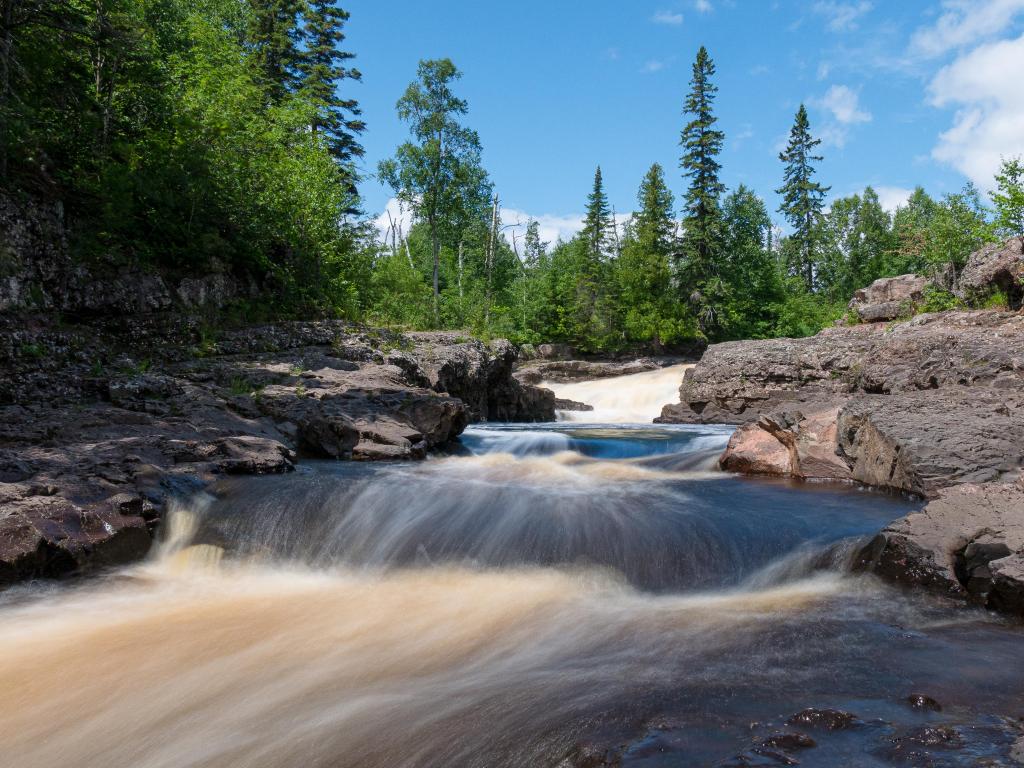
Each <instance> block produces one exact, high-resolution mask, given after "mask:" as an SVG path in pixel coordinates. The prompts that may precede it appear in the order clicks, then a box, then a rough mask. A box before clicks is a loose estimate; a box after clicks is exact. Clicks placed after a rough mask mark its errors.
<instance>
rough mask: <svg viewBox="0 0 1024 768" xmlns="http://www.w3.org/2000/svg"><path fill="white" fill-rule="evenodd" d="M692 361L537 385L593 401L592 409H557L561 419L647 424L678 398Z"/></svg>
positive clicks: (580, 400)
mask: <svg viewBox="0 0 1024 768" xmlns="http://www.w3.org/2000/svg"><path fill="white" fill-rule="evenodd" d="M692 367H693V363H683V364H681V365H670V366H668V367H666V368H659V369H658V370H656V371H645V372H644V373H634V374H630V375H628V376H615V377H612V378H605V379H597V380H594V381H579V382H573V383H569V384H565V383H559V382H553V381H545V382H541V384H540V386H542V387H545V388H547V389H550V390H551V391H552V392H554V393H555V396H556V397H559V398H562V399H565V400H575V401H576V402H578V403H586V404H587V405H592V406H593V407H594V410H592V411H559V413H558V417H559V420H560V421H581V422H594V423H599V424H650V423H651V422H652V421H654V419H655V417H656V416H658V415H659V414H660V413H661V408H662V406H663V405H666V404H668V403H677V402H679V385H680V383H682V381H683V374H684V373H686V371H687V369H689V368H692Z"/></svg>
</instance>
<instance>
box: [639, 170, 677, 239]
mask: <svg viewBox="0 0 1024 768" xmlns="http://www.w3.org/2000/svg"><path fill="white" fill-rule="evenodd" d="M637 202H638V203H639V204H640V210H639V211H637V213H636V215H635V216H634V217H633V222H632V229H631V231H632V234H633V236H634V237H635V238H636V240H637V241H638V242H640V243H641V244H643V246H644V248H646V249H648V250H651V251H653V252H655V253H658V254H660V255H661V256H663V257H666V258H667V257H668V256H669V255H670V254H671V253H672V250H673V248H674V246H675V229H676V223H675V220H674V219H673V216H672V209H673V207H674V205H675V201H674V200H673V197H672V191H671V190H670V189H669V188H668V185H667V184H666V183H665V171H664V169H662V167H661V166H660V165H659V164H658V163H655V164H654V165H652V166H651V167H650V169H648V171H647V173H646V175H645V176H644V179H643V182H641V184H640V191H639V193H638V194H637Z"/></svg>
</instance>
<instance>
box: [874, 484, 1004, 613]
mask: <svg viewBox="0 0 1024 768" xmlns="http://www.w3.org/2000/svg"><path fill="white" fill-rule="evenodd" d="M858 563H859V567H860V568H862V569H866V570H870V571H872V572H874V573H876V574H878V575H879V576H881V577H882V578H884V579H886V580H888V581H891V582H894V583H897V584H903V585H911V586H916V587H921V588H925V589H928V590H930V591H933V592H938V593H940V594H944V595H949V596H953V597H959V598H962V599H969V600H970V601H972V602H974V603H977V604H979V605H984V606H986V607H988V608H991V609H994V610H999V611H1003V612H1005V613H1012V614H1016V615H1024V488H1022V486H1021V485H1020V484H1010V483H988V484H985V485H973V484H966V485H959V486H956V487H954V488H950V489H946V490H943V491H941V492H940V494H939V496H938V498H937V499H935V500H934V501H932V502H930V503H929V504H928V505H927V506H926V507H925V508H924V509H923V510H922V511H921V512H916V513H914V514H911V515H907V516H906V517H904V518H901V519H900V520H897V521H896V522H895V523H892V524H891V525H889V526H887V527H886V528H884V529H883V530H882V532H881V533H879V534H878V535H877V536H875V538H874V539H873V540H872V541H871V542H870V543H869V544H868V545H867V546H866V547H865V548H864V549H863V550H862V552H861V553H860V555H859V557H858Z"/></svg>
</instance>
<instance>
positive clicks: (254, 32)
mask: <svg viewBox="0 0 1024 768" xmlns="http://www.w3.org/2000/svg"><path fill="white" fill-rule="evenodd" d="M249 5H250V8H251V9H252V10H251V13H250V16H249V19H250V21H249V33H248V38H249V45H250V47H251V48H252V50H253V53H254V58H255V62H256V68H257V71H258V73H259V74H258V77H259V80H260V83H261V84H262V85H263V88H264V90H265V91H266V93H267V97H268V98H269V99H270V101H272V102H277V101H280V100H281V99H282V98H284V96H285V94H287V93H288V91H290V90H292V89H293V88H294V87H295V86H296V85H297V84H298V81H299V75H300V72H299V69H300V65H301V61H302V54H301V53H300V51H299V42H300V40H301V38H302V26H301V21H300V12H301V11H302V0H249Z"/></svg>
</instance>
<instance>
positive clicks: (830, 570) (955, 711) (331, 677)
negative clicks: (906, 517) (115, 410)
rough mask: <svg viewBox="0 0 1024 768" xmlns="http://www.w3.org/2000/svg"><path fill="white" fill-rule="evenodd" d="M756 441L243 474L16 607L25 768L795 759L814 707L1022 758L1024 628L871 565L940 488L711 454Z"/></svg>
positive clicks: (866, 762)
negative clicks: (751, 473) (873, 485)
mask: <svg viewBox="0 0 1024 768" xmlns="http://www.w3.org/2000/svg"><path fill="white" fill-rule="evenodd" d="M645 375H646V374H645ZM677 375H678V374H677ZM606 384H608V385H609V386H610V387H611V388H613V389H614V388H617V387H619V385H620V384H621V382H606ZM573 386H576V385H573ZM631 387H635V385H631ZM670 399H671V398H670ZM620 413H621V412H620ZM592 416H593V414H592ZM601 421H605V422H610V421H611V419H610V418H602V419H601ZM728 436H729V430H728V429H726V428H721V427H668V426H666V427H660V426H653V425H618V426H610V425H609V424H608V423H605V424H603V425H600V426H595V425H586V424H579V423H562V424H551V425H532V426H529V427H526V426H513V425H483V426H477V427H473V428H471V429H470V430H467V434H466V435H465V437H464V440H463V450H462V452H461V453H460V454H455V455H451V456H447V457H444V458H434V459H429V460H427V461H425V462H422V463H420V464H389V465H372V466H371V465H357V464H346V463H327V462H310V463H306V464H303V465H302V468H301V469H300V471H298V472H296V473H294V474H293V475H291V476H286V477H264V478H247V479H243V478H235V479H229V480H226V481H225V482H223V483H221V484H220V485H219V486H217V487H216V488H215V489H214V493H213V494H212V495H205V496H202V497H198V498H195V499H192V500H190V501H188V502H187V503H186V502H182V503H180V504H178V505H176V506H175V508H174V509H173V510H172V511H171V512H170V516H169V519H168V521H167V522H166V524H165V527H164V535H163V540H162V542H161V544H160V545H159V547H158V548H157V549H156V550H155V551H154V553H153V556H152V557H151V559H150V560H149V561H148V562H147V563H145V564H142V565H140V566H137V567H134V568H127V569H123V570H120V571H116V572H113V573H110V574H109V575H107V576H106V577H104V578H103V579H101V580H93V581H90V582H84V583H78V584H70V585H60V586H53V585H49V586H47V585H36V586H30V587H26V588H21V589H18V590H11V591H8V592H7V593H4V594H3V595H0V690H3V691H4V692H5V693H6V694H7V695H6V702H7V703H6V705H5V706H4V707H2V708H0V755H2V757H3V759H2V760H0V764H2V765H5V766H6V765H11V766H12V767H13V766H17V768H53V766H58V765H73V766H76V768H78V767H81V768H93V767H95V768H191V767H195V768H199V767H202V768H213V767H215V766H216V767H218V768H219V767H224V768H227V767H232V768H234V767H235V766H245V767H246V768H291V767H292V766H295V767H296V768H298V767H300V766H301V767H302V768H310V767H312V768H320V767H322V768H328V767H330V768H347V767H349V766H351V768H378V767H379V768H396V767H398V766H417V767H420V766H422V767H424V768H426V767H428V766H430V767H432V766H445V767H446V768H457V767H461V766H479V767H481V768H484V767H488V768H492V767H494V766H551V767H552V768H573V767H574V766H576V767H578V766H599V765H621V766H634V767H637V766H680V765H685V766H706V765H707V766H711V765H780V764H784V763H783V762H779V761H780V760H783V759H785V760H790V759H795V758H794V757H792V756H787V755H784V754H782V753H778V754H779V755H781V757H778V760H776V758H773V757H771V756H770V753H772V750H771V749H765V748H761V747H758V744H760V743H761V741H762V740H763V739H764V738H765V737H766V736H768V735H769V734H771V733H774V732H776V731H777V730H778V729H779V728H784V727H785V726H784V724H783V721H784V719H785V718H786V716H788V715H791V714H793V713H794V712H797V711H799V710H801V709H803V708H805V707H834V708H840V709H849V710H851V711H854V712H855V713H856V714H857V715H858V717H859V721H858V725H857V727H855V728H852V729H849V730H844V731H837V732H826V733H818V732H815V733H814V738H815V740H816V741H817V746H816V747H814V748H813V749H810V750H805V751H804V752H803V753H802V754H800V755H799V759H801V760H802V761H803V762H804V764H805V765H814V766H869V767H870V766H888V765H894V764H896V765H907V764H910V765H918V764H924V763H922V762H920V760H918V758H916V757H908V755H910V754H911V753H913V754H919V753H921V751H922V750H924V752H926V753H928V758H927V759H928V760H930V761H931V762H930V763H928V764H929V765H935V766H945V765H950V766H954V765H955V766H976V765H981V764H983V762H982V761H983V760H991V761H996V762H992V763H991V764H992V765H1002V764H1009V763H1008V762H998V761H1008V760H1009V755H1010V753H1011V750H1012V744H1013V740H1014V738H1016V733H1017V731H1016V730H1015V729H1016V728H1017V725H1015V724H1014V722H1013V721H1012V720H1011V719H1010V718H1008V715H1011V714H1012V715H1017V714H1019V713H1020V712H1022V711H1024V710H1022V709H1021V707H1024V696H1022V691H1024V658H1022V655H1021V654H1020V653H1019V648H1020V644H1019V643H1020V634H1019V630H1017V629H1016V628H1015V627H1012V626H1009V625H1008V624H1004V623H1002V622H1000V621H998V620H995V619H993V618H991V617H988V616H985V615H982V614H980V613H975V612H971V611H966V610H963V609H957V608H954V607H950V606H948V605H946V604H943V603H941V602H935V601H932V600H928V599H924V598H921V597H910V596H906V595H903V594H900V593H898V592H895V591H893V590H891V589H889V588H887V587H885V586H883V585H881V584H880V583H878V582H876V581H875V580H873V579H871V578H868V577H862V576H855V575H852V574H851V573H849V572H848V571H849V569H848V564H849V560H850V557H851V554H852V552H853V551H854V550H855V546H854V544H855V542H857V541H859V540H861V539H862V538H863V537H865V536H867V535H870V534H872V533H873V532H874V531H876V530H877V529H879V528H880V527H881V526H882V525H884V524H885V523H886V522H888V521H889V520H891V519H893V518H895V517H898V516H899V515H901V514H904V513H905V512H906V511H907V510H908V509H910V508H911V507H912V504H911V503H909V502H907V501H904V500H901V499H896V498H892V497H889V496H885V495H881V494H877V493H870V492H863V491H857V490H855V489H853V488H849V487H829V486H804V487H799V486H795V485H793V484H790V483H787V482H783V481H754V480H746V479H740V478H736V477H730V476H727V475H724V474H722V473H718V472H714V471H712V469H713V465H714V457H715V456H716V455H717V454H718V453H719V452H720V451H721V449H722V447H723V446H724V443H725V441H726V440H727V439H728ZM922 689H923V691H924V692H925V693H928V694H929V695H931V696H934V697H935V698H936V699H938V700H940V701H941V702H942V704H943V707H944V708H943V710H942V711H941V712H930V711H919V710H912V709H910V708H908V707H907V706H906V705H905V704H903V703H902V702H903V700H904V699H905V698H906V696H907V695H908V694H910V693H913V692H918V691H921V690H922ZM920 727H936V728H952V729H954V730H955V733H956V734H958V736H957V738H959V739H960V741H961V744H960V745H959V746H958V747H957V748H955V749H953V748H950V747H949V745H948V744H945V743H944V744H945V745H944V746H942V747H941V749H939V752H938V753H937V755H936V750H935V748H930V747H929V748H925V747H921V746H920V745H919V744H917V742H914V741H913V738H914V736H913V733H914V732H915V731H914V729H917V728H920ZM789 730H791V729H789ZM908 734H909V735H908ZM915 749H916V750H917V752H914V751H913V750H915ZM929 749H930V750H931V751H930V752H929V751H928V750H929ZM758 750H760V751H758ZM921 759H922V760H923V759H924V758H921ZM773 760H775V762H772V761H773ZM915 760H918V762H914V761H915Z"/></svg>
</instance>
